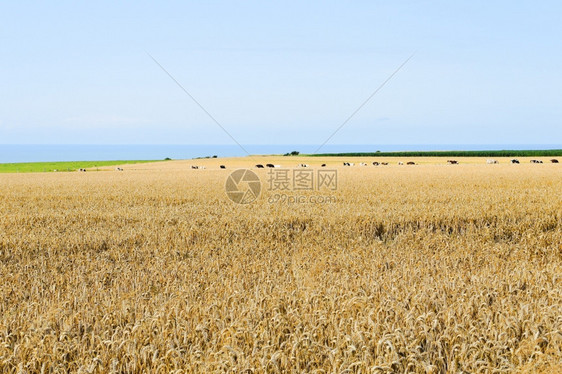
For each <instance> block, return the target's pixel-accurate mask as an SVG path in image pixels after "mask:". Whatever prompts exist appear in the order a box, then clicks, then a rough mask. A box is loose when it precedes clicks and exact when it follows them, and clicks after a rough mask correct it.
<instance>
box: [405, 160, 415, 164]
mask: <svg viewBox="0 0 562 374" xmlns="http://www.w3.org/2000/svg"><path fill="white" fill-rule="evenodd" d="M415 164H416V163H415V162H414V161H408V162H406V165H415Z"/></svg>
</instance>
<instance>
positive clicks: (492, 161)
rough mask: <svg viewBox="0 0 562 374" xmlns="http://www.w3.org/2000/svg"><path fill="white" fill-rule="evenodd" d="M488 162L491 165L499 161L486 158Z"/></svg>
mask: <svg viewBox="0 0 562 374" xmlns="http://www.w3.org/2000/svg"><path fill="white" fill-rule="evenodd" d="M486 163H487V164H488V165H491V164H498V163H499V162H498V160H492V159H490V160H486Z"/></svg>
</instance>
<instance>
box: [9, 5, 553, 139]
mask: <svg viewBox="0 0 562 374" xmlns="http://www.w3.org/2000/svg"><path fill="white" fill-rule="evenodd" d="M560 14H562V4H561V3H560V2H554V1H542V2H531V1H519V2H508V1H494V2H489V1H470V2H469V1H465V2H451V1H392V2H391V1H386V2H381V1H354V2H343V1H338V2H336V1H308V2H306V3H305V2H298V1H285V2H264V1H241V2H226V1H205V2H185V3H184V2H170V1H160V2H136V3H135V4H134V5H130V4H124V3H119V4H116V2H110V1H97V2H89V3H80V4H79V3H78V2H64V1H60V2H56V5H53V4H46V3H45V2H27V1H21V2H20V1H18V2H11V3H8V4H6V3H3V4H2V5H0V143H8V144H10V143H11V144H15V143H28V144H30V143H31V144H33V143H42V144H61V143H84V144H230V143H232V141H231V140H230V138H229V137H228V136H227V135H225V134H224V133H223V132H222V130H221V129H220V128H218V127H217V126H216V125H215V124H214V123H213V122H212V121H211V120H210V119H209V118H208V117H207V116H206V115H205V113H204V112H203V111H201V109H200V108H199V107H197V105H196V104H194V103H193V102H192V101H191V100H190V99H189V98H188V97H187V96H186V95H185V94H184V93H183V92H182V91H181V90H180V89H179V88H178V87H177V86H176V85H175V83H174V82H173V81H172V80H171V79H170V78H169V77H167V76H166V75H165V74H164V73H163V72H162V71H161V70H160V68H159V67H158V66H157V65H156V64H155V63H154V62H153V61H152V60H151V59H150V58H149V57H148V56H147V54H146V52H145V51H148V52H149V53H150V54H152V55H153V56H154V57H155V58H156V59H157V60H158V61H159V62H160V63H161V64H162V65H163V66H164V67H165V68H166V69H167V70H168V71H169V72H170V73H171V74H172V75H173V76H174V77H175V78H176V79H177V80H178V81H179V82H181V84H183V86H184V87H185V88H186V89H187V90H188V91H189V92H190V93H191V94H192V95H193V96H194V97H195V98H196V99H197V100H198V101H199V102H200V103H201V104H202V105H203V106H204V107H205V108H206V109H207V110H208V111H209V112H210V113H211V114H212V115H213V116H214V117H215V118H216V119H217V120H218V121H219V122H220V123H221V124H222V125H223V126H224V127H225V128H226V129H228V131H229V132H230V133H231V134H232V135H233V136H234V137H235V138H236V139H237V140H238V141H239V142H240V143H243V144H317V143H322V142H323V141H324V140H325V139H326V138H327V137H328V136H329V135H330V134H331V133H332V132H333V131H334V130H335V129H336V128H337V127H338V126H339V125H340V124H341V123H342V122H343V121H344V120H345V119H346V118H347V117H348V116H349V115H350V114H351V113H352V112H353V111H354V110H355V109H357V107H358V106H359V105H360V104H361V103H362V102H363V100H365V99H366V98H367V97H368V96H369V95H370V94H371V93H372V92H373V91H374V90H375V89H376V87H377V86H378V85H379V84H380V83H381V82H383V81H384V80H385V79H386V78H387V77H388V76H389V75H390V74H391V73H392V72H393V71H394V70H395V69H396V68H397V67H398V66H399V65H400V64H401V63H402V62H403V61H404V60H405V59H406V58H407V57H408V56H409V55H411V54H412V53H413V52H415V56H414V58H413V59H412V60H411V61H410V62H409V63H408V64H407V65H406V66H405V67H404V68H403V69H402V70H401V71H400V72H399V73H398V74H397V75H396V76H395V77H394V78H393V79H392V80H391V81H390V82H389V83H388V84H387V85H386V86H385V87H384V88H383V89H382V90H381V91H380V92H379V93H378V94H377V95H376V96H375V97H374V98H373V99H372V101H370V102H369V103H368V104H367V105H366V106H365V107H364V108H363V109H362V110H361V111H360V112H359V113H358V114H357V115H356V116H355V117H354V118H353V119H352V120H351V121H350V122H349V123H348V124H347V125H346V126H345V127H344V128H343V129H342V130H341V131H340V132H339V133H338V134H337V135H336V136H335V137H334V138H333V139H332V140H331V143H335V144H424V143H425V144H553V143H560V142H561V141H560V139H562V126H561V124H562V106H561V105H560V103H561V102H562V89H561V87H562V69H561V66H562V48H561V42H560V40H562V23H561V22H560V19H559V18H560Z"/></svg>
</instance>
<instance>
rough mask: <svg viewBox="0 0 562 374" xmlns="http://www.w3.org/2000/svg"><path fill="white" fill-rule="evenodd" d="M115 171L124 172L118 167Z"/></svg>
mask: <svg viewBox="0 0 562 374" xmlns="http://www.w3.org/2000/svg"><path fill="white" fill-rule="evenodd" d="M115 171H123V169H122V168H120V167H116V168H115Z"/></svg>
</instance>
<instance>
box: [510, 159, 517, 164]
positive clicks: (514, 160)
mask: <svg viewBox="0 0 562 374" xmlns="http://www.w3.org/2000/svg"><path fill="white" fill-rule="evenodd" d="M511 163H512V164H518V163H519V160H518V159H516V158H514V159H513V160H511Z"/></svg>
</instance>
